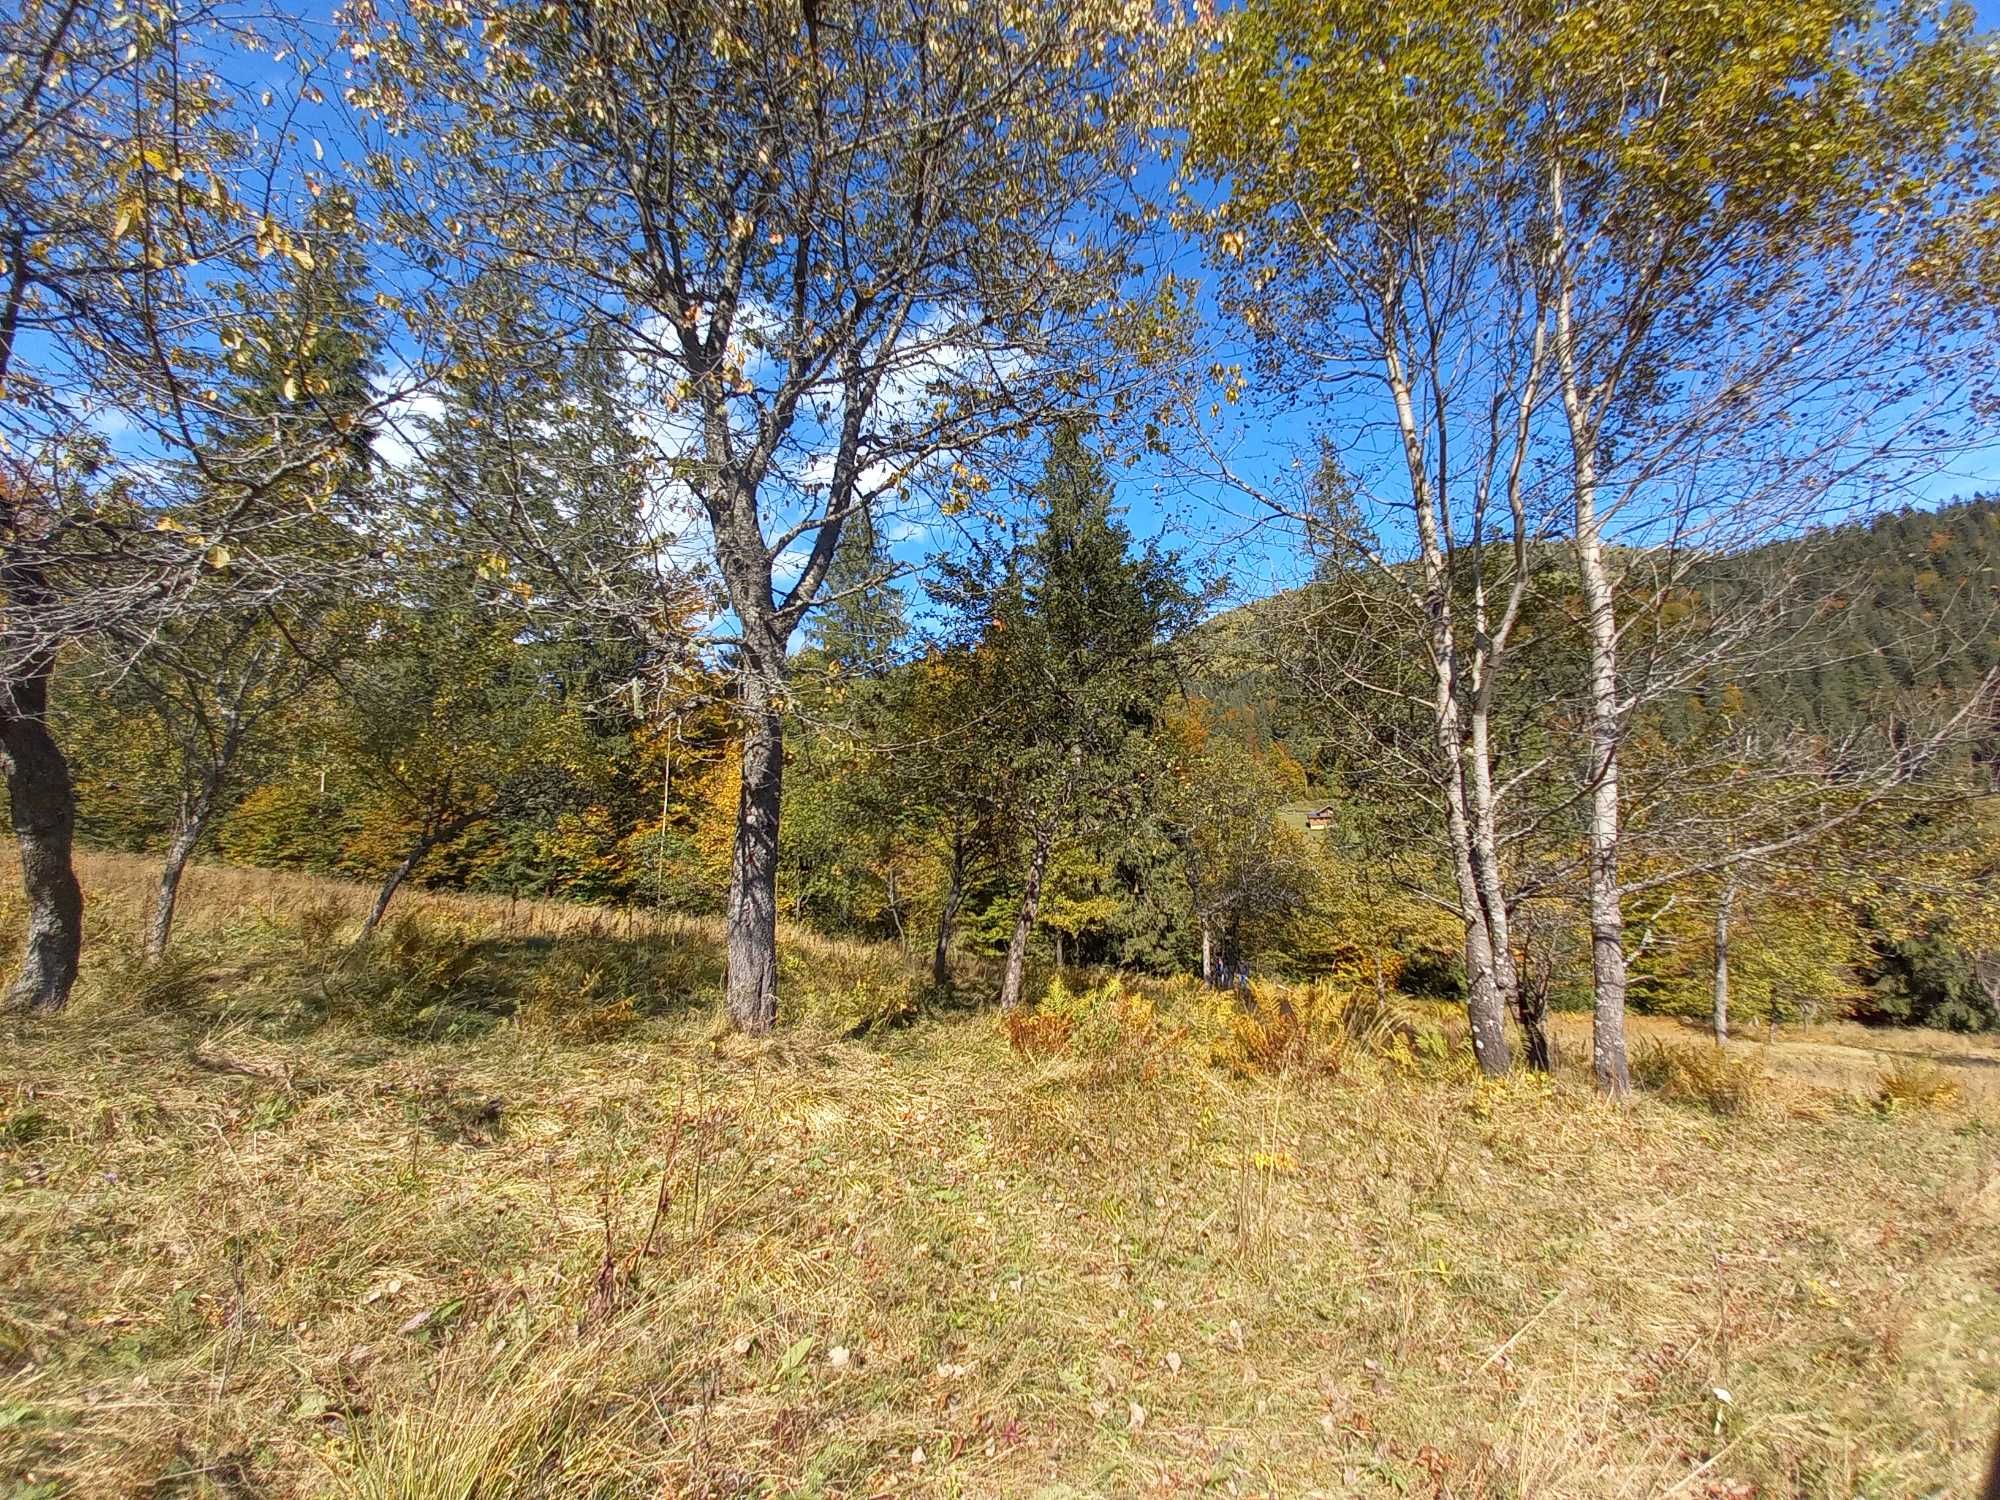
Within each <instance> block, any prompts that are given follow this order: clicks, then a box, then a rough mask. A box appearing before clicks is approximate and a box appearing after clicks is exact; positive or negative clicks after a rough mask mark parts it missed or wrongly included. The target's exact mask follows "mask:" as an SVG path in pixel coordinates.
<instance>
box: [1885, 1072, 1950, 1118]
mask: <svg viewBox="0 0 2000 1500" xmlns="http://www.w3.org/2000/svg"><path fill="white" fill-rule="evenodd" d="M1962 1097H1964V1090H1963V1089H1961V1088H1960V1087H1959V1084H1958V1080H1957V1079H1955V1078H1953V1077H1952V1076H1951V1074H1949V1073H1948V1072H1946V1071H1945V1070H1944V1069H1943V1068H1940V1067H1939V1066H1937V1064H1935V1063H1926V1062H1899V1063H1897V1064H1896V1065H1895V1066H1894V1067H1893V1068H1891V1069H1889V1071H1888V1072H1886V1073H1884V1074H1883V1075H1882V1078H1881V1081H1880V1082H1879V1083H1878V1084H1877V1085H1876V1088H1875V1107H1876V1108H1877V1109H1879V1110H1881V1111H1882V1112H1883V1113H1884V1114H1896V1113H1898V1112H1899V1111H1902V1110H1908V1109H1949V1108H1951V1107H1952V1106H1953V1105H1955V1104H1957V1103H1958V1101H1959V1100H1960V1099H1961V1098H1962Z"/></svg>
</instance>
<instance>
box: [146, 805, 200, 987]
mask: <svg viewBox="0 0 2000 1500" xmlns="http://www.w3.org/2000/svg"><path fill="white" fill-rule="evenodd" d="M207 823H208V815H207V814H206V813H201V814H198V815H195V816H189V817H185V818H183V819H182V820H181V822H180V824H179V825H178V826H177V827H176V828H175V829H174V835H173V837H172V838H171V839H169V840H168V841H167V854H166V858H165V859H164V860H162V861H161V862H160V884H159V888H158V890H156V891H155V892H154V894H153V912H152V916H151V918H150V920H148V921H147V923H146V938H145V944H144V946H143V948H142V949H141V954H140V956H141V957H142V958H144V960H145V961H146V962H147V963H149V964H153V963H158V962H159V961H160V960H161V959H162V958H164V957H166V953H167V941H168V939H169V938H171V937H172V936H173V931H174V908H175V906H176V905H177V904H178V903H179V901H180V894H181V876H182V875H183V874H184V873H185V872H186V870H187V862H188V860H189V859H190V858H192V857H193V855H194V849H195V845H196V844H197V843H199V842H200V840H201V835H202V830H203V828H204V827H205V826H206V825H207Z"/></svg>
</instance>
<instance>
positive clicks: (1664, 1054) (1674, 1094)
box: [1632, 1042, 1764, 1115]
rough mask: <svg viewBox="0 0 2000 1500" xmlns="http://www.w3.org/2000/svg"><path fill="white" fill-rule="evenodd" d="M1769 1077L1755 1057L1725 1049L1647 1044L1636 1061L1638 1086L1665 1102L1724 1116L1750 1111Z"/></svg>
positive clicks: (1634, 1056)
mask: <svg viewBox="0 0 2000 1500" xmlns="http://www.w3.org/2000/svg"><path fill="white" fill-rule="evenodd" d="M1763 1077H1764V1069H1763V1066H1762V1065H1761V1064H1760V1063H1759V1062H1758V1061H1757V1060H1756V1059H1755V1058H1754V1057H1749V1056H1746V1055H1743V1054H1740V1053H1732V1052H1729V1051H1728V1050H1726V1049H1725V1048H1722V1047H1688V1046H1679V1045H1675V1044H1671V1043H1667V1042H1647V1043H1645V1044H1644V1045H1642V1046H1641V1047H1640V1048H1639V1050H1638V1051H1637V1052H1635V1053H1634V1054H1633V1055H1632V1079H1633V1081H1634V1082H1635V1083H1637V1084H1639V1085H1640V1086H1641V1087H1644V1088H1650V1089H1652V1090H1653V1091H1654V1092H1656V1093H1658V1094H1659V1095H1660V1097H1661V1098H1663V1099H1672V1100H1674V1101H1675V1102H1677V1103H1681V1104H1699V1105H1702V1106H1704V1107H1706V1108H1708V1109H1711V1110H1713V1111H1715V1113H1717V1114H1719V1115H1739V1114H1742V1113H1743V1111H1744V1110H1746V1109H1748V1108H1749V1107H1750V1103H1751V1101H1752V1100H1753V1099H1755V1098H1756V1095H1757V1089H1758V1086H1759V1084H1760V1083H1761V1082H1762V1081H1763Z"/></svg>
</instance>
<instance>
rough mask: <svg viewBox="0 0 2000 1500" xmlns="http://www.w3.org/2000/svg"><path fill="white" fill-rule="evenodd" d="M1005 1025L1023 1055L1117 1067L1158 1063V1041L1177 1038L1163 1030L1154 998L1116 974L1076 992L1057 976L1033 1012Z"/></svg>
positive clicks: (1014, 1015) (1015, 1014) (1017, 1014)
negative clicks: (1077, 1059) (1070, 1058)
mask: <svg viewBox="0 0 2000 1500" xmlns="http://www.w3.org/2000/svg"><path fill="white" fill-rule="evenodd" d="M1001 1026H1002V1028H1003V1029H1004V1030H1005V1031H1006V1033H1007V1042H1008V1045H1009V1046H1011V1047H1012V1048H1013V1049H1014V1051H1015V1052H1016V1053H1018V1054H1019V1055H1021V1056H1023V1057H1056V1056H1061V1055H1064V1054H1067V1055H1070V1056H1073V1057H1082V1058H1087V1059H1090V1060H1091V1062H1092V1064H1093V1066H1094V1067H1095V1068H1098V1069H1100V1070H1101V1069H1105V1068H1107V1067H1109V1068H1111V1069H1113V1070H1114V1071H1115V1069H1116V1068H1117V1067H1118V1066H1122V1064H1123V1063H1125V1062H1134V1061H1136V1062H1139V1063H1141V1064H1143V1065H1145V1066H1147V1067H1149V1068H1150V1067H1152V1066H1153V1065H1154V1064H1156V1063H1157V1062H1158V1061H1159V1049H1160V1045H1161V1044H1162V1043H1163V1042H1166V1041H1171V1040H1175V1039H1177V1036H1178V1033H1176V1035H1175V1037H1169V1036H1168V1035H1167V1034H1166V1033H1164V1032H1163V1031H1162V1029H1161V1027H1160V1024H1159V1010H1158V1008H1157V1007H1156V1006H1155V1005H1154V1003H1153V1001H1152V1000H1151V999H1150V998H1148V997H1147V996H1146V995H1144V994H1141V993H1140V992H1139V991H1137V990H1132V989H1127V988H1126V986H1125V984H1124V982H1123V981H1122V980H1121V979H1120V978H1119V977H1118V976H1117V975H1116V974H1111V975H1107V976H1106V977H1105V978H1104V979H1102V980H1100V981H1099V982H1098V983H1097V984H1095V985H1092V986H1090V987H1089V988H1087V989H1078V990H1073V989H1071V988H1070V987H1069V986H1068V985H1067V984H1065V983H1064V982H1063V978H1062V976H1061V975H1060V974H1058V975H1057V976H1056V977H1055V978H1054V979H1051V980H1050V981H1049V987H1048V989H1047V990H1046V991H1044V992H1043V994H1042V998H1041V1000H1040V1002H1039V1003H1038V1004H1037V1005H1036V1006H1035V1008H1034V1009H1033V1010H1031V1011H1030V1010H1017V1011H1011V1012H1009V1013H1008V1014H1006V1015H1005V1016H1003V1017H1002V1018H1001Z"/></svg>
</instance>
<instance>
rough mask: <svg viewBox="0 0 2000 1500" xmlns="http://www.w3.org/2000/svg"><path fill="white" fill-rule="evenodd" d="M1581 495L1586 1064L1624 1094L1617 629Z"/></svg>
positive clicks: (1627, 1074)
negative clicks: (1586, 740)
mask: <svg viewBox="0 0 2000 1500" xmlns="http://www.w3.org/2000/svg"><path fill="white" fill-rule="evenodd" d="M1590 509H1591V508H1590V506H1589V505H1588V504H1586V503H1585V502H1584V501H1583V500H1582V499H1581V498H1579V501H1578V504H1577V514H1578V521H1577V527H1578V532H1579V546H1578V548H1577V551H1578V554H1579V556H1580V557H1581V559H1582V564H1583V591H1584V600H1585V603H1586V605H1587V606H1588V608H1589V611H1590V747H1591V788H1590V833H1589V842H1588V849H1587V855H1588V865H1589V884H1590V976H1591V987H1592V996H1593V1004H1592V1013H1591V1023H1590V1069H1591V1073H1592V1075H1593V1076H1594V1077H1595V1078H1596V1080H1597V1085H1598V1087H1599V1088H1601V1089H1603V1090H1604V1091H1605V1092H1606V1093H1608V1094H1612V1095H1614V1096H1619V1097H1622V1096H1623V1095H1625V1094H1627V1093H1630V1092H1631V1089H1632V1075H1631V1071H1630V1069H1629V1067H1628V1065H1627V1062H1626V1052H1625V987H1626V976H1625V909H1624V902H1623V899H1622V897H1621V895H1620V893H1619V890H1618V839H1619V807H1618V740H1619V723H1618V631H1617V623H1616V617H1615V616H1614V614H1613V604H1612V596H1611V582H1610V579H1609V577H1608V575H1607V573H1606V570H1605V566H1604V553H1603V548H1602V545H1601V544H1600V542H1599V540H1598V537H1597V531H1596V522H1595V518H1594V516H1593V518H1592V519H1591V521H1590V522H1589V523H1588V524H1586V522H1585V521H1584V520H1583V517H1584V516H1585V515H1586V514H1587V513H1589V512H1590Z"/></svg>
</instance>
